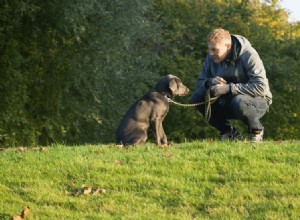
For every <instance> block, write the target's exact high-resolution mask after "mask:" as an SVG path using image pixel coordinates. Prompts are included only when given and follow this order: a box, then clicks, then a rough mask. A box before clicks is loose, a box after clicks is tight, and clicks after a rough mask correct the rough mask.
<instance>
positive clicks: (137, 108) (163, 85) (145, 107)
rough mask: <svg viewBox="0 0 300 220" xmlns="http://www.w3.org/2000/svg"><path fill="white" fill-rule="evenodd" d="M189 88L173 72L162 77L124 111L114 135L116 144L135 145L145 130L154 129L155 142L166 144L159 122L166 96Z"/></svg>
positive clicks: (166, 104)
mask: <svg viewBox="0 0 300 220" xmlns="http://www.w3.org/2000/svg"><path fill="white" fill-rule="evenodd" d="M188 92H189V89H188V88H187V87H186V86H185V85H183V84H182V82H181V80H180V79H179V78H178V77H176V76H173V75H167V76H164V77H163V78H162V79H161V80H160V81H159V82H158V83H157V84H156V85H155V86H154V88H153V89H152V90H151V91H149V92H148V93H147V94H146V95H144V96H143V97H142V98H140V99H139V100H137V101H136V102H135V103H134V104H133V105H132V106H131V107H130V108H129V109H128V111H127V112H126V114H125V116H124V117H123V119H122V121H121V123H120V125H119V127H118V130H117V134H116V144H117V145H138V144H143V143H145V142H146V140H147V138H148V135H147V134H148V131H149V129H150V128H151V129H152V130H153V131H154V137H155V143H156V144H157V145H161V144H162V145H167V144H168V140H167V136H166V134H165V131H164V128H163V125H162V122H163V120H164V118H165V117H166V115H167V113H168V111H169V102H168V101H167V99H166V97H168V98H170V99H173V98H174V97H175V96H184V95H186V94H188Z"/></svg>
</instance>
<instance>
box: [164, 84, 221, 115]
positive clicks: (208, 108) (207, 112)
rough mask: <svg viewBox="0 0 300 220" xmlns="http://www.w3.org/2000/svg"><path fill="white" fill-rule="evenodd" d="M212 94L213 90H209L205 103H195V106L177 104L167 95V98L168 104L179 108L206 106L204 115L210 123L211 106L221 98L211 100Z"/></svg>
mask: <svg viewBox="0 0 300 220" xmlns="http://www.w3.org/2000/svg"><path fill="white" fill-rule="evenodd" d="M210 93H211V90H210V89H208V90H207V92H206V94H205V101H204V102H198V103H193V104H183V103H179V102H175V101H174V100H172V99H170V98H169V97H167V96H166V95H165V98H166V100H167V101H168V102H171V103H173V104H175V105H179V106H182V107H195V106H199V105H205V115H204V117H205V120H206V121H209V120H210V117H211V105H212V104H213V103H214V102H215V101H217V99H218V98H219V96H217V97H213V98H211V97H210Z"/></svg>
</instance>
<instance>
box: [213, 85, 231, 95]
mask: <svg viewBox="0 0 300 220" xmlns="http://www.w3.org/2000/svg"><path fill="white" fill-rule="evenodd" d="M211 89H212V92H213V94H214V95H215V96H220V95H224V94H226V93H228V92H229V90H230V87H229V84H217V85H215V86H213V87H211Z"/></svg>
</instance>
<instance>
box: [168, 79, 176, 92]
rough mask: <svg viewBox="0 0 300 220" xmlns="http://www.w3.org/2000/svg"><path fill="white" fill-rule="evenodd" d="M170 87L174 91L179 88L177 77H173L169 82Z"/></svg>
mask: <svg viewBox="0 0 300 220" xmlns="http://www.w3.org/2000/svg"><path fill="white" fill-rule="evenodd" d="M169 88H170V89H171V91H172V93H174V92H175V91H176V90H177V82H176V79H171V80H170V82H169Z"/></svg>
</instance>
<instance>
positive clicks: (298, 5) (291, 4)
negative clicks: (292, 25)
mask: <svg viewBox="0 0 300 220" xmlns="http://www.w3.org/2000/svg"><path fill="white" fill-rule="evenodd" d="M279 4H280V5H281V7H282V8H285V9H287V11H289V12H290V15H289V21H300V1H299V0H281V1H280V3H279Z"/></svg>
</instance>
